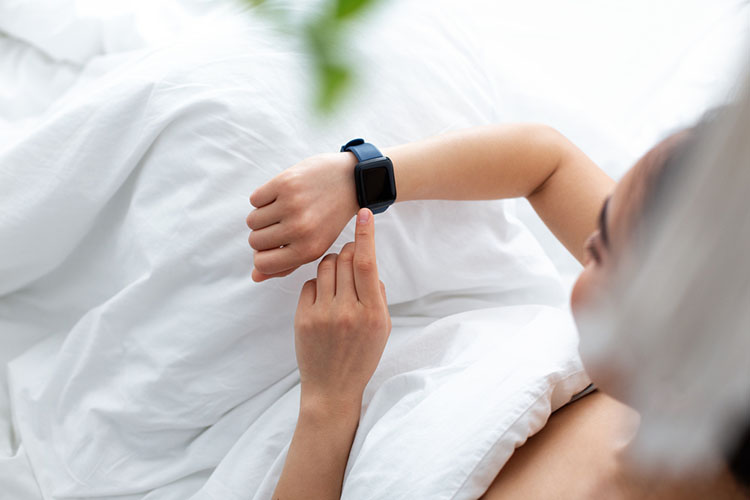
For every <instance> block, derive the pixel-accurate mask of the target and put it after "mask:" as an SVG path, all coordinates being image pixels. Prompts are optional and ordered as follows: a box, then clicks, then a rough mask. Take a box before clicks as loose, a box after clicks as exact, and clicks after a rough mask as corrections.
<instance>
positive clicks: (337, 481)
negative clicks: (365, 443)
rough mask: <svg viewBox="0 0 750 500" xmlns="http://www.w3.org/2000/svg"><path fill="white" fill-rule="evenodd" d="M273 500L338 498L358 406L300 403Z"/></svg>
mask: <svg viewBox="0 0 750 500" xmlns="http://www.w3.org/2000/svg"><path fill="white" fill-rule="evenodd" d="M304 405H305V406H304V407H302V406H301V407H300V412H299V418H298V419H297V428H296V429H295V430H294V437H293V438H292V443H291V444H290V445H289V452H288V453H287V457H286V462H285V463H284V470H283V471H282V473H281V478H280V479H279V483H278V485H277V486H276V491H275V493H274V496H273V498H274V500H283V499H297V498H299V499H303V498H306V499H320V500H323V499H329V498H330V499H332V500H333V499H339V498H341V485H342V483H343V481H344V470H345V469H346V463H347V461H348V459H349V450H350V449H351V447H352V441H354V433H355V431H356V430H357V424H358V423H359V411H360V409H359V406H358V405H357V406H356V408H355V407H353V406H352V405H350V404H349V402H346V403H344V404H343V405H342V407H339V406H338V405H335V404H331V403H329V402H325V401H320V402H317V403H316V402H312V403H311V402H307V401H306V402H304Z"/></svg>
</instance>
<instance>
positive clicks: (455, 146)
mask: <svg viewBox="0 0 750 500" xmlns="http://www.w3.org/2000/svg"><path fill="white" fill-rule="evenodd" d="M386 154H387V155H388V156H389V157H390V158H391V160H392V161H393V168H394V175H395V177H396V191H397V192H398V199H397V201H408V200H492V199H499V198H520V197H525V198H527V199H528V200H529V202H530V203H531V205H532V206H533V207H534V210H536V212H537V213H538V214H539V216H540V217H541V219H542V220H543V221H544V223H545V224H546V225H547V227H549V228H550V230H551V231H552V232H553V233H554V234H555V236H557V238H558V239H559V240H560V241H561V242H562V243H563V244H564V245H565V247H566V248H567V249H568V251H569V252H570V253H571V254H573V255H574V256H575V257H576V258H577V259H578V260H579V261H581V260H582V258H583V244H584V242H585V241H586V238H588V236H589V235H590V234H591V232H592V231H594V229H595V228H596V217H597V214H598V213H599V210H600V208H601V206H602V203H603V201H604V199H605V198H606V196H607V195H608V194H609V193H610V191H611V190H612V189H613V188H614V181H612V179H610V178H609V177H608V176H607V175H606V174H605V173H604V172H603V171H602V170H601V169H600V168H599V167H597V166H596V164H594V162H592V161H591V160H590V159H589V158H588V157H587V156H586V155H585V154H584V153H583V152H582V151H581V150H580V149H578V148H577V147H576V146H575V145H574V144H573V143H571V142H570V141H568V140H567V139H566V138H565V137H564V136H563V135H562V134H560V133H559V132H557V131H556V130H555V129H553V128H550V127H547V126H544V125H537V124H518V125H494V126H488V127H478V128H473V129H468V130H462V131H458V132H453V133H449V134H445V135H440V136H437V137H433V138H430V139H427V140H424V141H419V142H415V143H412V144H406V145H404V146H399V147H395V148H392V149H388V150H386Z"/></svg>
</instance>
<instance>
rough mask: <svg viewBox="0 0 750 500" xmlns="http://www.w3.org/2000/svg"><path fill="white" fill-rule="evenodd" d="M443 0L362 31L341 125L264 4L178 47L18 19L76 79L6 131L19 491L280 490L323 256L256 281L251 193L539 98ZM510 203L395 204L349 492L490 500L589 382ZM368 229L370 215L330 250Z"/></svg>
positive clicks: (1, 482) (6, 476)
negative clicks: (379, 333) (317, 113)
mask: <svg viewBox="0 0 750 500" xmlns="http://www.w3.org/2000/svg"><path fill="white" fill-rule="evenodd" d="M36 3H37V4H47V3H48V4H50V5H52V4H55V5H57V8H58V12H67V11H65V10H64V9H63V10H62V11H60V10H59V9H60V8H64V7H68V8H73V6H74V5H75V2H63V1H58V2H39V1H37V2H36ZM32 4H33V2H32ZM78 5H80V2H79V3H78ZM164 5H166V6H167V7H170V8H177V4H171V3H165V4H164ZM422 5H423V4H420V3H418V2H403V3H399V5H398V6H396V5H392V6H391V7H389V8H388V9H386V10H384V11H383V12H381V13H380V14H379V15H378V16H376V19H375V20H374V21H373V22H372V23H371V24H369V25H367V26H363V27H362V28H361V31H360V32H359V33H358V36H357V37H356V39H357V46H358V47H360V48H361V57H362V61H366V63H367V64H363V66H366V67H367V68H369V70H368V73H367V76H368V81H367V82H366V83H365V84H363V85H362V87H361V88H360V89H359V91H358V101H356V102H355V101H354V100H353V99H352V100H351V101H350V102H349V103H347V106H346V107H345V109H351V110H353V111H351V112H349V111H347V112H343V113H341V114H339V115H338V116H336V117H335V119H332V120H328V121H321V120H318V119H315V118H313V117H311V116H310V115H309V113H307V111H306V110H307V109H309V106H308V96H309V91H310V88H311V86H312V84H313V81H312V80H311V77H310V72H309V71H308V70H307V67H306V61H305V59H304V57H303V56H302V55H301V54H300V53H299V50H297V49H296V48H295V47H294V46H293V45H290V44H289V43H288V42H287V41H285V40H283V39H280V38H279V37H278V36H276V35H274V34H273V33H271V32H270V31H269V30H267V29H266V28H264V27H263V26H262V24H261V23H260V22H258V21H257V20H254V19H253V16H252V15H249V14H246V15H245V16H243V17H238V16H229V15H226V16H217V17H216V18H215V19H214V20H213V21H211V23H212V24H211V25H210V26H208V27H206V26H203V29H196V30H190V33H189V36H186V35H185V34H184V33H182V32H181V31H180V30H179V29H175V30H174V32H173V34H172V35H170V37H166V38H167V39H165V40H159V41H158V43H156V42H154V40H153V38H149V37H148V36H144V35H143V33H144V31H143V30H138V29H135V28H136V27H142V26H143V23H141V24H137V23H135V24H130V25H129V24H127V23H125V24H122V23H121V21H122V19H121V18H117V19H119V21H118V23H119V24H116V25H117V26H125V27H126V28H127V27H128V26H130V27H131V28H132V29H131V30H130V31H127V29H126V33H129V34H130V35H132V36H131V37H130V38H128V37H124V39H127V40H130V42H129V44H128V45H127V46H123V47H116V46H115V47H113V46H112V45H111V44H109V45H107V44H104V43H101V41H102V40H103V38H101V37H99V38H97V33H99V34H100V35H101V33H104V32H106V30H104V31H97V30H96V29H93V30H89V31H80V30H79V31H77V30H75V29H74V28H75V22H76V21H77V20H79V17H76V16H72V17H71V18H70V19H72V20H71V21H70V22H72V23H73V28H70V29H69V31H68V32H67V34H65V30H61V32H62V34H60V35H59V36H58V37H57V38H54V37H52V39H53V40H54V41H55V43H51V42H50V41H49V37H48V36H47V35H49V31H44V30H40V29H39V26H38V25H34V21H33V19H39V23H42V24H43V23H44V22H47V23H50V22H52V20H51V19H50V18H49V17H44V14H43V13H44V12H45V11H44V9H39V8H37V9H35V10H33V5H30V6H29V5H27V6H24V5H23V3H14V2H10V3H7V4H5V5H4V6H3V7H0V12H3V17H2V18H0V29H3V30H4V31H6V33H10V34H11V35H13V37H14V38H13V39H12V40H14V41H12V42H11V41H9V42H8V43H9V44H10V43H13V44H17V43H20V42H19V40H21V39H23V40H25V41H26V42H27V43H30V44H33V46H34V47H36V48H24V49H22V50H28V51H29V52H30V53H31V52H33V55H31V56H29V57H35V58H37V59H39V60H40V61H42V66H43V67H44V69H43V71H46V72H47V74H60V73H59V72H60V71H74V72H75V68H76V67H80V70H79V73H78V74H79V78H78V80H75V79H69V80H65V79H62V80H59V82H60V83H59V85H58V86H57V87H55V91H54V92H51V94H54V95H50V96H49V98H48V101H49V103H51V104H50V105H49V107H46V106H42V107H44V109H45V111H44V112H43V113H40V112H36V113H35V112H34V108H33V107H31V106H30V105H29V107H26V108H24V106H23V104H21V103H19V104H18V111H16V113H18V114H19V116H20V115H23V116H24V118H23V123H22V124H20V119H14V118H13V116H10V115H8V114H5V115H3V116H2V119H3V120H4V122H2V123H4V125H5V126H6V127H8V128H9V129H10V128H13V125H14V124H15V123H19V124H20V125H19V127H20V128H18V129H16V130H17V131H16V133H14V134H8V135H6V136H5V139H4V140H0V342H1V343H0V346H2V351H0V354H1V355H2V359H0V361H2V362H4V363H8V364H7V366H8V369H7V376H8V377H7V391H8V397H7V399H6V397H5V394H4V391H5V389H3V390H2V391H0V424H1V425H2V428H0V498H6V497H7V498H9V499H10V498H13V499H16V498H40V497H42V498H45V499H63V498H127V499H149V500H154V499H159V500H161V499H175V500H176V499H181V500H182V499H188V498H195V499H204V498H205V499H217V500H218V499H235V498H236V499H240V498H242V499H245V498H257V499H261V498H268V497H270V494H271V492H272V490H273V487H274V486H275V482H276V480H277V478H278V475H279V473H280V468H281V466H282V465H283V461H284V457H285V451H286V447H287V446H288V443H289V440H290V438H291V433H292V431H293V429H294V424H295V418H296V412H297V404H298V397H299V393H298V388H299V386H298V374H297V372H296V367H295V359H294V351H293V343H292V338H293V332H292V314H293V311H294V305H295V303H296V299H297V294H298V292H299V288H300V286H301V283H303V282H304V281H305V280H306V279H308V278H309V277H310V276H311V275H312V274H313V272H314V264H311V265H308V266H305V268H303V269H301V270H299V271H298V272H296V273H294V274H293V275H292V276H290V277H288V278H284V279H281V280H272V281H270V282H266V283H262V284H256V283H253V282H252V281H251V280H250V279H249V272H250V269H251V260H252V255H251V252H250V248H249V246H248V245H247V241H246V237H247V232H248V230H247V229H246V227H245V226H244V217H245V215H246V214H247V212H248V211H249V209H250V206H249V203H248V200H247V197H248V195H249V193H251V192H252V191H253V189H254V188H255V187H257V186H258V185H260V184H262V183H263V182H265V181H266V180H267V179H269V178H270V177H272V176H273V175H275V174H276V173H278V172H279V171H281V170H283V169H284V168H286V167H288V166H290V165H292V164H293V163H295V162H296V161H298V160H299V159H301V158H304V157H306V156H309V155H311V154H314V153H317V152H322V151H331V150H336V149H337V148H338V146H339V145H340V144H341V143H343V142H345V141H346V140H348V139H350V138H351V137H352V136H364V137H367V138H368V140H372V141H373V142H375V143H377V144H381V145H383V146H387V145H391V144H396V143H401V142H405V141H409V140H414V139H417V138H420V137H424V136H427V135H432V134H435V133H439V132H441V131H445V130H449V129H454V128H459V127H465V126H471V125H478V124H484V123H490V122H493V121H498V120H503V121H506V120H520V119H526V117H525V116H523V115H524V113H520V112H511V111H512V110H513V109H516V110H522V109H523V108H524V106H526V107H527V108H531V109H533V108H534V106H533V105H532V104H531V103H532V102H534V99H537V98H538V95H539V94H534V93H533V92H531V91H530V89H529V88H528V87H526V86H523V85H519V86H516V87H514V89H515V90H514V91H513V92H503V88H504V87H503V85H505V86H506V87H505V88H506V89H507V88H510V87H509V86H510V83H509V82H512V81H514V80H517V77H514V76H512V75H513V71H514V69H513V68H512V67H504V65H503V64H501V63H502V62H503V61H502V58H501V57H500V56H498V55H497V54H496V53H495V51H494V50H492V49H493V46H491V45H488V43H487V37H488V36H489V34H488V32H486V31H484V30H483V29H479V28H478V27H481V26H485V27H486V25H485V23H486V17H485V19H484V20H481V21H480V19H479V17H477V16H476V11H473V10H471V9H468V10H464V9H466V8H465V7H463V8H459V7H456V6H451V5H450V4H449V3H446V5H444V6H441V8H436V7H435V4H434V3H431V5H432V6H433V8H431V9H423V8H421V7H422ZM37 7H38V6H37ZM487 7H488V8H490V7H489V6H487ZM3 8H5V9H6V10H5V11H3V10H2V9H3ZM141 8H143V6H141ZM494 8H496V9H497V8H498V7H494ZM724 8H725V9H728V8H729V7H726V6H725V7H724ZM470 10H471V12H470ZM54 11H55V10H54V9H52V10H50V11H49V12H54ZM71 12H74V13H75V12H76V11H71ZM185 12H189V10H187V9H186V10H185ZM495 13H496V14H498V15H499V14H501V13H502V12H498V11H496V12H495ZM32 14H33V15H32ZM29 16H31V19H32V21H29V19H30V18H29ZM34 16H36V17H34ZM133 18H134V19H140V18H138V16H134V17H133ZM80 19H83V17H81V18H80ZM97 19H100V20H101V18H97V17H94V18H93V21H92V18H90V17H86V18H85V22H86V24H85V26H88V27H90V26H92V25H93V26H100V27H101V26H103V25H106V23H104V21H100V24H97ZM107 22H109V23H110V26H111V25H112V22H113V21H112V19H109V21H107ZM92 23H93V24H92ZM214 23H215V24H214ZM218 25H220V26H221V29H217V26H218ZM183 26H193V25H192V24H184V25H183ZM209 28H210V29H209ZM82 34H84V35H86V36H92V37H93V38H92V39H93V40H94V42H91V41H90V40H89V41H85V40H84V41H85V43H84V42H81V40H80V39H79V38H76V36H80V35H82ZM516 35H517V34H516ZM121 39H122V38H121ZM7 40H11V39H10V38H9V39H7ZM66 41H68V42H70V44H69V45H68V46H64V43H65V42H66ZM97 41H98V42H97ZM497 42H498V43H499V40H497ZM96 43H99V45H96ZM13 46H14V47H18V46H19V45H13ZM30 46H31V45H29V47H30ZM505 48H506V49H507V47H505ZM19 50H21V49H19ZM520 50H523V48H522V46H520V45H519V46H518V48H517V50H516V51H520ZM514 57H516V55H514V56H513V57H508V58H507V59H508V60H510V59H513V58H514ZM25 60H26V61H28V60H29V59H28V58H26V59H25ZM56 60H60V61H61V60H65V61H67V62H65V63H54V61H56ZM45 64H46V65H45ZM59 64H63V65H64V66H60V65H59ZM60 68H68V69H60ZM506 72H507V75H508V77H507V78H505V79H503V78H499V77H498V75H504V74H506ZM63 76H64V75H63ZM8 81H12V79H11V80H8ZM532 94H533V95H534V97H533V98H531V97H530V96H531V95H532ZM710 97H712V96H710V95H708V94H705V95H702V99H703V101H700V100H698V99H693V100H692V101H691V105H692V113H693V115H695V114H697V113H699V112H700V111H701V109H702V108H703V107H705V102H706V101H708V100H709V99H710ZM503 98H505V99H508V102H507V106H505V105H504V102H503ZM26 102H28V101H26ZM362 102H366V103H367V106H363V105H362V104H361V103H362ZM524 103H526V104H524ZM506 108H507V110H508V112H504V109H506ZM553 109H557V110H558V112H557V113H558V115H557V117H558V118H557V119H558V121H559V122H561V123H557V124H556V123H553V124H555V125H557V126H558V127H559V128H561V129H564V128H565V127H567V128H568V129H569V130H568V131H566V130H564V131H565V132H567V133H568V134H569V135H574V136H575V135H576V134H578V135H581V136H584V140H583V142H586V141H591V142H594V139H598V144H599V146H598V147H599V148H600V150H606V149H607V148H606V147H605V146H604V145H609V146H610V147H611V149H610V150H609V151H610V153H609V154H610V155H611V156H609V157H605V156H604V155H603V154H602V157H600V158H596V155H594V156H595V159H598V160H599V161H600V162H601V163H605V164H606V163H607V160H608V159H610V160H611V159H613V158H614V156H615V155H614V153H612V151H620V152H622V153H623V155H622V158H624V160H623V159H622V158H621V159H620V162H621V163H617V164H616V166H617V167H618V168H620V169H621V168H623V165H622V163H623V162H624V161H629V160H630V158H628V155H633V154H634V153H635V152H637V151H636V150H637V147H639V146H637V140H638V139H639V138H638V137H635V136H634V134H631V135H630V136H629V137H631V138H632V141H631V142H625V141H624V140H623V135H625V134H626V132H627V130H626V129H625V128H620V129H619V130H620V132H621V135H620V136H617V137H616V136H615V135H614V134H609V135H607V134H601V133H598V132H597V130H598V127H597V126H596V121H595V120H589V121H588V122H587V121H586V120H580V119H572V117H573V116H576V114H575V113H571V112H570V111H566V110H564V109H563V108H560V107H557V108H553ZM528 114H530V115H532V116H531V118H535V117H534V116H533V112H530V113H528ZM683 119H684V117H683V116H682V115H680V116H675V117H673V120H672V123H670V124H669V125H670V126H674V125H675V124H676V123H679V122H680V120H683ZM552 121H554V120H552ZM665 123H666V122H665ZM21 125H22V126H21ZM561 125H562V126H561ZM666 129H667V126H666V125H664V126H662V127H661V129H660V131H661V133H663V132H664V131H665V130H666ZM574 139H575V138H574ZM579 142H580V141H579ZM602 144H604V145H602ZM602 160H604V161H602ZM513 214H514V205H513V202H481V203H458V202H434V201H433V202H413V203H405V204H401V205H397V206H394V207H392V208H391V209H389V210H388V212H386V213H385V214H383V215H381V216H378V219H377V221H376V233H377V235H376V238H377V251H378V264H379V269H380V271H381V278H382V280H383V281H384V282H385V284H386V287H387V290H388V296H389V303H390V307H391V313H392V316H393V324H394V328H393V333H392V335H391V339H390V341H389V345H388V347H387V349H386V352H385V354H384V356H383V360H382V362H381V364H380V366H379V368H378V370H377V372H376V373H375V375H374V377H373V379H372V381H371V382H370V384H369V385H368V388H367V391H366V393H365V403H364V408H363V414H362V420H361V423H360V427H359V429H358V431H357V435H356V438H355V442H354V445H353V448H352V452H351V456H350V460H349V464H348V467H347V473H346V477H345V482H344V491H343V497H344V498H348V499H369V498H372V499H376V498H404V499H414V498H430V499H432V498H467V499H468V498H476V497H477V496H479V495H480V494H481V493H482V492H483V491H484V490H485V489H486V488H487V486H488V485H489V484H490V482H491V481H492V479H493V478H494V476H495V475H496V474H497V471H498V470H499V469H500V468H501V466H502V465H503V464H504V463H505V461H506V460H507V459H508V457H509V456H510V454H511V453H512V451H513V449H514V448H515V447H516V446H518V445H520V444H521V443H523V442H524V441H525V439H526V438H527V437H528V436H529V435H531V434H533V433H534V432H536V431H538V430H539V429H540V428H541V427H542V426H543V424H544V422H545V421H546V419H547V417H548V416H549V413H550V411H551V410H553V409H555V408H557V407H559V406H560V405H562V404H564V402H566V401H567V400H568V399H569V398H570V396H571V395H573V394H574V393H576V392H577V391H579V390H581V389H582V388H583V387H585V386H586V384H587V383H588V379H587V377H586V375H585V373H584V372H583V370H582V367H581V363H580V360H579V358H578V354H577V336H576V333H575V329H574V327H573V325H572V322H571V320H570V317H569V314H568V313H567V311H566V307H565V294H564V287H563V286H562V284H561V282H560V280H559V277H558V275H557V271H556V270H555V267H554V266H553V265H552V263H551V261H550V260H549V259H548V257H547V256H546V255H545V253H544V251H543V249H542V247H541V246H540V245H539V244H538V243H537V241H536V240H535V239H534V238H533V237H532V236H531V234H530V233H529V232H528V230H527V229H526V228H525V226H524V225H523V224H521V223H520V222H519V221H518V220H517V219H516V218H515V217H514V215H513ZM351 239H352V228H351V227H347V228H346V229H345V231H344V232H343V233H342V235H341V237H340V238H339V239H338V240H337V242H336V243H335V244H334V245H333V247H332V249H331V251H337V250H338V249H339V248H340V247H341V246H342V245H343V244H344V243H345V242H346V241H350V240H351ZM548 250H549V249H548ZM549 251H554V250H549Z"/></svg>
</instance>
